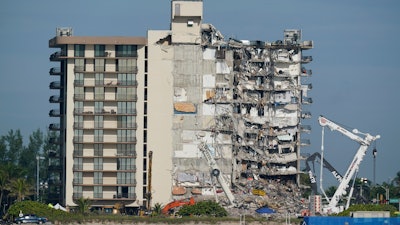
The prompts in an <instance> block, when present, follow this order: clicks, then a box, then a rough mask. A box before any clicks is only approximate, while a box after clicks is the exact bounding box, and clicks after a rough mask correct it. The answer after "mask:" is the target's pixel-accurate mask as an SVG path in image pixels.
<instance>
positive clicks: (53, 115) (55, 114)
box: [49, 109, 61, 117]
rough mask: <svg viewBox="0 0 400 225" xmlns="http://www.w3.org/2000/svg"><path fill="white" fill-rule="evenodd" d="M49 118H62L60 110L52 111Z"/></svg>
mask: <svg viewBox="0 0 400 225" xmlns="http://www.w3.org/2000/svg"><path fill="white" fill-rule="evenodd" d="M49 116H50V117H60V116H61V113H60V110H58V109H52V110H50V112H49Z"/></svg>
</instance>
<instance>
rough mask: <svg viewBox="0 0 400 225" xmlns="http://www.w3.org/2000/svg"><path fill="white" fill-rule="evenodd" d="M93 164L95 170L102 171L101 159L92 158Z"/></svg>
mask: <svg viewBox="0 0 400 225" xmlns="http://www.w3.org/2000/svg"><path fill="white" fill-rule="evenodd" d="M93 164H94V169H95V170H102V169H103V158H94V159H93Z"/></svg>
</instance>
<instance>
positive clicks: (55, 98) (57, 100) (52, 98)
mask: <svg viewBox="0 0 400 225" xmlns="http://www.w3.org/2000/svg"><path fill="white" fill-rule="evenodd" d="M49 102H50V103H60V102H62V98H60V96H58V95H53V96H50V98H49Z"/></svg>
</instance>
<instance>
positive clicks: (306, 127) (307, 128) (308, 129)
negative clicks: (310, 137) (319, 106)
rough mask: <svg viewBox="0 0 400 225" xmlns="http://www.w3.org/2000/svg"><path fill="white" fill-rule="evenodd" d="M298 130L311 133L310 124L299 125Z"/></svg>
mask: <svg viewBox="0 0 400 225" xmlns="http://www.w3.org/2000/svg"><path fill="white" fill-rule="evenodd" d="M300 131H301V132H305V133H311V126H310V125H300Z"/></svg>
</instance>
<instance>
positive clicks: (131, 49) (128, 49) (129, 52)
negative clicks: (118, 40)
mask: <svg viewBox="0 0 400 225" xmlns="http://www.w3.org/2000/svg"><path fill="white" fill-rule="evenodd" d="M115 51H116V56H117V57H137V46H136V45H116V46H115Z"/></svg>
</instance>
